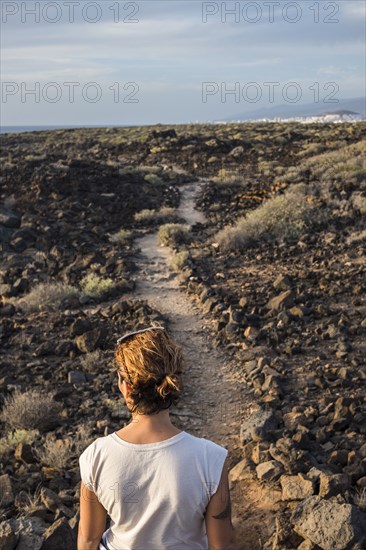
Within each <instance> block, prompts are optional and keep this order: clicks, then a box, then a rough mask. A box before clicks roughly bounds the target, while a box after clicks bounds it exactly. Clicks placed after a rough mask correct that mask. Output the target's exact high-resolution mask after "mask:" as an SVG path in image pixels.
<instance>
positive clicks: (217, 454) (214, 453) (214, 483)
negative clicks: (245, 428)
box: [208, 444, 229, 499]
mask: <svg viewBox="0 0 366 550" xmlns="http://www.w3.org/2000/svg"><path fill="white" fill-rule="evenodd" d="M228 454H229V451H228V450H227V449H225V447H221V445H217V444H214V445H213V446H212V449H210V450H209V456H210V461H209V479H208V497H209V499H210V498H211V497H212V495H214V494H215V493H216V491H217V489H218V486H219V483H220V479H221V474H222V469H223V467H224V462H225V460H226V457H227V456H228Z"/></svg>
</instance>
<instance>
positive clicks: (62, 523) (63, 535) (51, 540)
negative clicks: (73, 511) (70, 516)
mask: <svg viewBox="0 0 366 550" xmlns="http://www.w3.org/2000/svg"><path fill="white" fill-rule="evenodd" d="M43 536H44V542H43V544H42V548H41V550H55V549H56V548H57V550H76V538H75V535H74V531H73V530H72V529H71V527H70V525H69V523H68V521H67V519H66V518H60V519H58V520H57V521H55V523H53V524H52V525H51V527H49V528H48V529H47V530H46V531H45V532H44V533H43Z"/></svg>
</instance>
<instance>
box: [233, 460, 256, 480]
mask: <svg viewBox="0 0 366 550" xmlns="http://www.w3.org/2000/svg"><path fill="white" fill-rule="evenodd" d="M251 477H252V474H251V470H250V467H249V464H248V459H247V458H244V459H243V460H241V461H240V462H238V464H236V465H235V466H234V467H233V468H231V470H230V471H229V481H230V482H234V481H240V480H242V479H247V478H251Z"/></svg>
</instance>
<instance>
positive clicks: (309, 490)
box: [280, 473, 314, 500]
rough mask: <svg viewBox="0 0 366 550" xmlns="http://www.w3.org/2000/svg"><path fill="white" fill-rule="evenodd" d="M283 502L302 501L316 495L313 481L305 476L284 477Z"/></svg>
mask: <svg viewBox="0 0 366 550" xmlns="http://www.w3.org/2000/svg"><path fill="white" fill-rule="evenodd" d="M280 483H281V487H282V500H301V499H303V498H306V497H309V496H311V495H313V494H314V485H313V481H312V480H311V479H309V478H308V477H307V476H305V475H304V474H301V473H300V474H298V475H296V476H287V475H282V476H281V477H280Z"/></svg>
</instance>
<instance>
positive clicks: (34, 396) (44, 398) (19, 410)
mask: <svg viewBox="0 0 366 550" xmlns="http://www.w3.org/2000/svg"><path fill="white" fill-rule="evenodd" d="M60 409H61V405H60V403H57V402H56V401H54V400H53V399H52V397H50V396H49V395H47V394H46V393H45V392H43V391H40V390H38V389H30V390H28V391H25V392H15V393H14V394H13V395H12V396H10V397H7V398H5V402H4V407H3V410H2V412H1V415H0V418H1V421H2V422H4V424H5V425H6V426H7V427H8V428H10V429H13V430H19V429H23V430H39V431H40V432H43V431H47V430H48V429H49V428H51V427H52V426H54V424H55V421H56V420H57V416H58V414H59V412H60Z"/></svg>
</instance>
